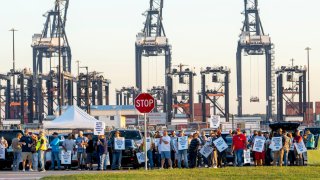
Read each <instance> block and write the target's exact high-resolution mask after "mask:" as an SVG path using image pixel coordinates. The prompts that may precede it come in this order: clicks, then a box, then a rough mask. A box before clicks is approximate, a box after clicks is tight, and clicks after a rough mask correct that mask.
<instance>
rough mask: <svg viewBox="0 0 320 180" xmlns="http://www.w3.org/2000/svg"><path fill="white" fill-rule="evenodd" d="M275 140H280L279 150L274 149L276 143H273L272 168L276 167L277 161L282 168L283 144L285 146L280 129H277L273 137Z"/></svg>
mask: <svg viewBox="0 0 320 180" xmlns="http://www.w3.org/2000/svg"><path fill="white" fill-rule="evenodd" d="M273 137H274V138H273V139H275V138H277V137H278V138H280V139H281V140H280V142H279V143H281V144H279V147H280V149H276V147H277V146H278V143H275V145H274V150H273V166H276V165H277V161H279V166H280V167H281V166H282V163H283V154H284V149H283V147H284V144H285V138H284V137H283V134H282V129H281V128H280V129H278V132H277V133H276V134H275V135H274V136H273ZM273 141H274V140H273Z"/></svg>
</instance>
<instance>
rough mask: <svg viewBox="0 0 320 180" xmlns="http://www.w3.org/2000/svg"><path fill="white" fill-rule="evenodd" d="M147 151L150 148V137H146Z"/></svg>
mask: <svg viewBox="0 0 320 180" xmlns="http://www.w3.org/2000/svg"><path fill="white" fill-rule="evenodd" d="M146 139H147V151H149V150H150V149H151V138H150V137H147V138H146Z"/></svg>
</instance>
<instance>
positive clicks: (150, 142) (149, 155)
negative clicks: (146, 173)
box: [140, 132, 154, 169]
mask: <svg viewBox="0 0 320 180" xmlns="http://www.w3.org/2000/svg"><path fill="white" fill-rule="evenodd" d="M146 139H147V158H148V160H149V161H148V162H149V163H148V164H149V169H153V155H152V152H153V149H154V143H153V139H152V138H151V137H150V132H147V138H146ZM144 143H145V142H144V141H143V142H142V144H141V146H140V147H141V149H142V152H145V151H144Z"/></svg>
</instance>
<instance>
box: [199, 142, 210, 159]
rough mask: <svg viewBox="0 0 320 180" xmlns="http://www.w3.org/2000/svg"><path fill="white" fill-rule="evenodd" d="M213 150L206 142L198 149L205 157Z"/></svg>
mask: <svg viewBox="0 0 320 180" xmlns="http://www.w3.org/2000/svg"><path fill="white" fill-rule="evenodd" d="M212 151H213V148H212V147H211V146H209V145H208V144H206V145H204V146H203V147H202V148H201V149H200V153H201V154H202V155H203V156H204V157H205V158H207V157H208V156H209V155H210V154H211V153H212Z"/></svg>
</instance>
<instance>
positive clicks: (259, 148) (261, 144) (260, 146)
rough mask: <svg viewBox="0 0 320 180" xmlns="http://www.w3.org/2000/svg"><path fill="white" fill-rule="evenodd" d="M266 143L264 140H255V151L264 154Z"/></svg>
mask: <svg viewBox="0 0 320 180" xmlns="http://www.w3.org/2000/svg"><path fill="white" fill-rule="evenodd" d="M265 142H266V140H265V139H262V138H258V137H257V138H255V139H254V143H253V150H252V151H255V152H263V150H264V143H265Z"/></svg>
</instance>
